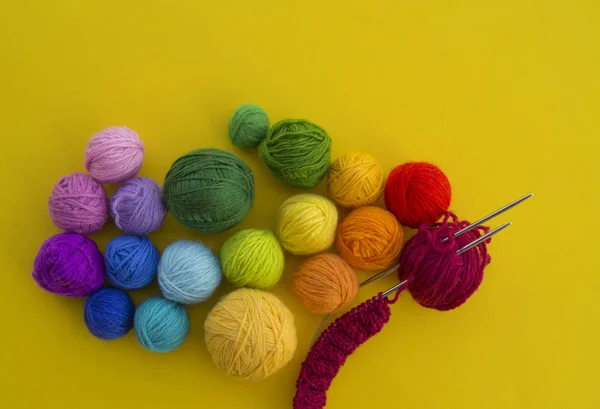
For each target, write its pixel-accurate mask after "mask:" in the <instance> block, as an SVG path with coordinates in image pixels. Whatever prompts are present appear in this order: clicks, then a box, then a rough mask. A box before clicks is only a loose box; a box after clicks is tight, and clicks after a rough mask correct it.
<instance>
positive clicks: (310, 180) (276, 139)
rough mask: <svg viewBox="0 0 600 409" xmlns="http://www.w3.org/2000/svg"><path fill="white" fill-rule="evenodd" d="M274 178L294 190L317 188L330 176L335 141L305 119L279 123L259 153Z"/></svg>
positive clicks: (261, 145)
mask: <svg viewBox="0 0 600 409" xmlns="http://www.w3.org/2000/svg"><path fill="white" fill-rule="evenodd" d="M258 153H259V155H260V157H261V158H262V160H263V161H264V162H265V163H266V164H267V166H268V167H269V169H270V170H271V173H273V176H275V177H276V178H277V179H279V180H281V181H282V182H284V183H287V184H288V185H291V186H294V187H305V188H309V187H313V186H316V185H317V184H318V183H319V182H320V181H321V179H323V177H324V176H325V175H326V174H327V169H328V168H329V162H330V158H331V137H330V136H329V135H327V132H325V130H324V129H323V128H321V127H320V126H318V125H315V124H313V123H311V122H309V121H305V120H303V119H286V120H283V121H279V122H277V123H276V124H275V125H273V127H272V128H271V129H270V130H269V132H268V133H267V137H266V138H265V139H264V140H263V141H262V142H261V144H260V147H259V151H258Z"/></svg>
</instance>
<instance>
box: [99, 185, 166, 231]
mask: <svg viewBox="0 0 600 409" xmlns="http://www.w3.org/2000/svg"><path fill="white" fill-rule="evenodd" d="M166 212H167V208H166V206H165V203H164V200H163V196H162V190H161V188H160V186H159V185H158V183H156V182H155V181H153V180H152V179H149V178H145V177H135V178H133V179H129V180H128V181H126V182H125V183H123V184H122V185H121V186H119V188H118V189H117V191H116V192H115V194H114V195H113V197H112V198H111V199H110V214H111V216H112V217H113V219H114V220H115V224H116V225H117V227H118V228H119V229H121V230H122V231H123V232H124V233H128V234H148V233H152V232H153V231H155V230H156V229H158V228H159V227H160V226H161V225H162V223H163V220H164V218H165V214H166Z"/></svg>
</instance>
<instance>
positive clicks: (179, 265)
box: [158, 240, 222, 304]
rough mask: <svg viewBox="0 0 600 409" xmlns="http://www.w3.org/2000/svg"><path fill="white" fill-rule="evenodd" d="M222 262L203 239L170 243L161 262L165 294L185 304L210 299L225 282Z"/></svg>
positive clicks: (159, 265) (160, 267)
mask: <svg viewBox="0 0 600 409" xmlns="http://www.w3.org/2000/svg"><path fill="white" fill-rule="evenodd" d="M221 276H222V274H221V265H220V263H219V259H218V257H217V256H215V255H214V253H213V252H212V251H211V249H209V248H208V247H206V246H205V245H204V244H202V243H198V242H195V241H191V240H180V241H176V242H174V243H172V244H170V245H169V246H168V247H167V248H166V249H165V251H164V252H163V255H162V258H161V259H160V263H159V264H158V286H159V287H160V290H161V291H162V293H163V295H164V296H165V298H167V299H169V300H171V301H175V302H178V303H181V304H197V303H200V302H202V301H206V300H208V299H209V298H210V297H211V296H212V295H213V293H214V292H215V290H216V289H217V287H218V286H219V284H221Z"/></svg>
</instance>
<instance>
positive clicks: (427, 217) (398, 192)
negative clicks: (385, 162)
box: [385, 162, 452, 229]
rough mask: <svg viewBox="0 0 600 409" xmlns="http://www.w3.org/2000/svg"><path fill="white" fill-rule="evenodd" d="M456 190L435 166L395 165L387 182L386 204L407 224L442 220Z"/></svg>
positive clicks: (418, 163)
mask: <svg viewBox="0 0 600 409" xmlns="http://www.w3.org/2000/svg"><path fill="white" fill-rule="evenodd" d="M451 198H452V189H451V187H450V182H449V181H448V178H447V177H446V175H445V174H444V172H442V171H441V169H440V168H438V167H437V166H435V165H432V164H430V163H426V162H409V163H405V164H403V165H400V166H398V167H396V168H394V169H393V170H392V171H391V172H390V175H389V176H388V179H387V182H386V184H385V205H386V207H387V208H388V210H389V211H390V212H392V213H393V214H394V215H395V216H396V218H397V219H398V220H399V221H400V223H401V224H402V225H403V226H407V227H410V228H413V229H416V228H417V227H419V225H420V224H421V223H425V222H429V223H433V222H435V221H437V220H439V219H440V218H441V217H442V216H443V215H444V213H445V212H446V211H447V210H448V207H450V199H451Z"/></svg>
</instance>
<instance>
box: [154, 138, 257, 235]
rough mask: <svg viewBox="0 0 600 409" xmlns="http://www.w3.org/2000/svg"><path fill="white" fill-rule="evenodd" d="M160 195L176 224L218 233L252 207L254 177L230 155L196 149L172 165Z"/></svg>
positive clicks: (246, 167)
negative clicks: (162, 196)
mask: <svg viewBox="0 0 600 409" xmlns="http://www.w3.org/2000/svg"><path fill="white" fill-rule="evenodd" d="M163 194H164V197H165V201H166V203H167V208H168V209H169V210H170V211H171V213H173V216H175V219H177V221H179V223H181V224H183V225H184V226H186V227H189V228H190V229H193V230H196V231H199V232H201V233H220V232H222V231H225V230H227V229H229V228H230V227H233V226H235V225H236V224H238V223H239V222H240V221H241V220H242V219H243V218H244V216H246V214H247V213H248V211H249V210H250V208H251V207H252V201H253V199H254V176H253V175H252V171H251V170H250V168H249V167H248V165H246V164H245V163H244V162H243V161H242V160H241V159H240V158H238V157H237V156H235V155H234V154H233V153H230V152H225V151H222V150H220V149H198V150H195V151H192V152H190V153H188V154H186V155H183V156H182V157H180V158H179V159H177V160H176V161H175V162H174V163H173V164H172V165H171V169H169V172H167V176H166V177H165V183H164V187H163Z"/></svg>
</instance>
